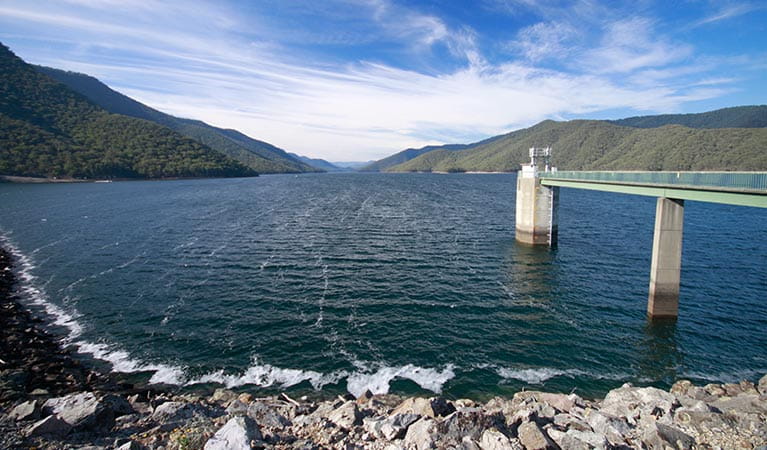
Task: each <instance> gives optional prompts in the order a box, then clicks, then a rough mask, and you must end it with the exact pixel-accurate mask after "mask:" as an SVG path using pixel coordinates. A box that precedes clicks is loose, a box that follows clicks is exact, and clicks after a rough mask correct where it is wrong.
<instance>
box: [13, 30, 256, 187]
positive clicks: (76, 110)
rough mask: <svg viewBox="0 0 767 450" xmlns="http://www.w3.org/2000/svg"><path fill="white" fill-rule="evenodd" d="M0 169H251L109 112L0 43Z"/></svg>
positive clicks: (217, 173)
mask: <svg viewBox="0 0 767 450" xmlns="http://www.w3.org/2000/svg"><path fill="white" fill-rule="evenodd" d="M0 72H2V74H3V76H2V77H0V174H2V175H17V176H32V177H50V178H52V177H71V178H166V177H241V176H254V175H257V173H256V172H255V171H254V170H253V169H250V168H248V167H245V166H244V165H242V164H241V163H239V162H237V161H235V160H233V159H231V158H228V157H226V156H224V155H222V154H220V153H218V152H215V151H213V150H211V149H210V148H209V147H207V146H205V145H202V144H200V143H199V142H196V141H194V140H192V139H189V138H186V137H184V136H181V135H180V134H178V133H177V132H175V131H173V130H171V129H169V128H167V127H164V126H161V125H158V124H156V123H153V122H149V121H146V120H142V119H136V118H133V117H127V116H123V115H119V114H110V113H109V112H108V111H105V110H104V109H102V108H100V107H99V106H97V105H95V104H93V103H92V102H90V101H89V100H88V99H87V98H85V97H83V96H82V95H80V94H78V93H76V92H74V91H72V90H71V89H69V88H68V87H67V86H65V85H63V84H61V83H59V82H57V81H55V80H53V79H51V78H50V77H48V76H46V75H44V74H41V73H39V72H38V71H36V70H35V69H34V68H33V67H32V66H30V65H29V64H27V63H25V62H24V61H22V60H21V59H20V58H18V57H17V56H16V55H14V54H13V53H12V52H11V51H10V50H9V49H8V48H7V47H5V46H2V45H0Z"/></svg>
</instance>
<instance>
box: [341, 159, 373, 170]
mask: <svg viewBox="0 0 767 450" xmlns="http://www.w3.org/2000/svg"><path fill="white" fill-rule="evenodd" d="M374 162H375V161H333V162H331V164H333V165H334V166H336V167H341V168H342V169H351V170H357V169H359V168H361V167H364V166H367V165H369V164H372V163H374Z"/></svg>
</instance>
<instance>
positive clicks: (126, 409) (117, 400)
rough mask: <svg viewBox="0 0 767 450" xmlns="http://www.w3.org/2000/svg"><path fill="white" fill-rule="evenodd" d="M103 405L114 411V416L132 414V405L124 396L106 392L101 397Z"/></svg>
mask: <svg viewBox="0 0 767 450" xmlns="http://www.w3.org/2000/svg"><path fill="white" fill-rule="evenodd" d="M101 401H102V403H104V405H105V406H106V407H107V408H109V409H111V410H112V411H113V412H114V415H115V417H119V416H124V415H127V414H133V413H134V412H136V411H134V410H133V407H132V406H131V404H130V402H129V401H128V400H126V399H125V398H124V397H121V396H119V395H114V394H107V395H105V396H104V397H103V398H102V399H101Z"/></svg>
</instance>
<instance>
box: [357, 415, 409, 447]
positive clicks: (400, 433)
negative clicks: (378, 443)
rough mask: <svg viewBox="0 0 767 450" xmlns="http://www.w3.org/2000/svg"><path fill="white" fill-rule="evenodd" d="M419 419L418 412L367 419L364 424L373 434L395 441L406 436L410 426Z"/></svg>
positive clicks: (366, 429)
mask: <svg viewBox="0 0 767 450" xmlns="http://www.w3.org/2000/svg"><path fill="white" fill-rule="evenodd" d="M418 419H420V416H418V415H416V414H395V415H393V416H390V417H381V418H377V419H365V421H364V424H363V425H364V427H365V431H367V432H368V433H370V434H371V435H372V436H375V437H379V438H384V439H386V440H389V441H393V440H395V439H401V438H403V437H405V433H407V429H408V427H409V426H410V425H412V424H413V423H414V422H415V421H417V420H418Z"/></svg>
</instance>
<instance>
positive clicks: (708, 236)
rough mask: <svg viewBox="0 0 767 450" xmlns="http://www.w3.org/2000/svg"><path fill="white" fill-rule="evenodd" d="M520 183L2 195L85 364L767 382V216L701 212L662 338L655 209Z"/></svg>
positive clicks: (438, 386) (360, 384)
mask: <svg viewBox="0 0 767 450" xmlns="http://www.w3.org/2000/svg"><path fill="white" fill-rule="evenodd" d="M515 190H516V176H515V175H514V174H476V175H474V174H472V175H469V174H451V175H438V174H334V175H330V174H317V175H302V176H293V175H277V176H264V177H259V178H251V179H230V180H179V181H169V182H141V181H138V182H124V183H108V184H71V185H11V184H2V185H0V204H1V205H2V214H0V234H1V236H2V237H1V238H0V239H2V243H3V245H6V246H8V247H10V248H12V249H13V251H14V253H15V254H16V256H17V259H18V260H19V262H20V264H19V269H20V271H21V272H22V285H21V286H20V289H21V291H22V295H23V296H24V300H25V301H26V302H27V303H28V304H32V305H34V307H35V308H37V309H38V310H39V311H40V312H41V314H42V313H43V312H45V313H46V314H48V315H49V317H50V319H51V321H52V322H54V321H55V322H57V323H58V325H56V326H55V328H56V330H57V332H59V333H61V335H62V336H63V337H64V338H65V339H66V341H67V342H68V343H71V344H73V345H75V346H76V347H77V348H79V349H80V351H81V352H83V354H84V356H85V357H88V355H91V356H95V357H97V358H100V359H102V360H105V361H109V363H110V364H111V365H113V367H114V369H115V370H117V371H122V372H129V373H132V374H133V375H131V376H135V377H143V378H145V379H147V380H152V381H156V382H170V383H176V384H182V385H189V386H198V385H215V384H216V383H219V384H224V385H227V386H230V387H236V386H251V387H252V386H259V387H261V388H262V389H263V390H264V391H279V390H282V389H287V390H288V391H295V392H307V393H308V392H320V393H328V394H334V393H341V392H346V391H349V392H352V393H354V394H359V393H361V392H364V390H366V389H370V390H371V391H373V392H386V391H388V392H396V393H407V394H410V393H421V392H425V393H428V392H441V393H443V394H445V395H448V396H450V397H472V398H487V397H489V396H492V395H496V394H503V393H511V392H515V391H518V390H520V389H523V388H529V389H542V390H560V391H569V390H572V389H576V390H577V392H579V393H580V394H581V395H599V394H603V393H604V392H606V391H607V390H608V389H611V388H613V387H616V386H619V385H620V384H622V383H624V382H632V383H636V384H652V385H657V386H664V387H667V386H668V385H669V384H670V383H671V382H673V381H674V380H675V379H678V378H689V379H692V380H693V381H695V382H698V383H705V382H709V381H719V382H723V381H733V380H739V379H752V381H753V380H755V379H756V378H757V377H758V376H760V375H761V374H763V373H765V372H767V352H765V349H766V348H767V302H766V301H765V300H764V299H765V289H767V271H765V270H764V268H765V267H767V226H765V224H767V210H765V209H762V208H748V207H742V206H733V205H724V204H714V203H702V202H693V201H689V202H686V203H685V219H684V245H683V247H682V266H681V267H682V274H681V284H680V293H679V318H678V320H676V321H675V322H659V323H655V322H651V321H648V320H647V318H646V309H647V295H648V294H647V291H648V276H649V270H650V258H651V254H652V245H653V226H654V220H655V202H656V199H655V198H651V197H640V196H631V195H621V194H615V193H607V192H598V191H588V190H580V189H562V190H561V192H560V193H559V207H558V225H559V228H558V246H556V247H555V248H548V247H545V248H538V247H529V246H524V245H520V244H518V243H516V241H515Z"/></svg>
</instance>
